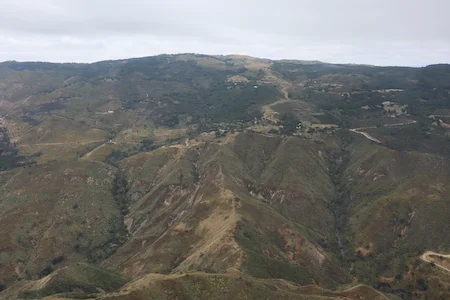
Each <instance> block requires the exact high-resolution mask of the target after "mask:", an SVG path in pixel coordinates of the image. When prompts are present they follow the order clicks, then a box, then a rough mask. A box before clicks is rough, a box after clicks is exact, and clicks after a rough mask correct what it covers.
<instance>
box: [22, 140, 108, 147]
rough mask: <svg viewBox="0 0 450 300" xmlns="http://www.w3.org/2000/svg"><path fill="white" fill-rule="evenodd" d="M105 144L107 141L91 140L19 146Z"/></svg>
mask: <svg viewBox="0 0 450 300" xmlns="http://www.w3.org/2000/svg"><path fill="white" fill-rule="evenodd" d="M100 142H105V139H101V140H90V141H82V142H60V143H36V144H19V145H20V146H63V145H87V144H92V143H100Z"/></svg>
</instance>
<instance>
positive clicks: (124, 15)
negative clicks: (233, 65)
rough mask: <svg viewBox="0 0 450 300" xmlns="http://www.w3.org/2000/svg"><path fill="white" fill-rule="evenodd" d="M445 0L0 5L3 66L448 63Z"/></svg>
mask: <svg viewBox="0 0 450 300" xmlns="http://www.w3.org/2000/svg"><path fill="white" fill-rule="evenodd" d="M449 12H450V1H449V0H426V1H425V0H227V1H223V0H221V1H217V0H163V1H161V0H158V1H156V0H127V1H122V0H121V1H118V0H0V61H6V60H17V61H51V62H94V61H99V60H109V59H121V58H131V57H142V56H151V55H157V54H162V53H171V54H174V53H202V54H245V55H251V56H256V57H263V58H271V59H300V60H320V61H324V62H332V63H355V64H373V65H383V66H385V65H397V66H425V65H429V64H435V63H450V17H449V16H448V15H449Z"/></svg>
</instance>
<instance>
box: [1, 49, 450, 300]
mask: <svg viewBox="0 0 450 300" xmlns="http://www.w3.org/2000/svg"><path fill="white" fill-rule="evenodd" d="M0 117H1V135H0V137H1V141H0V142H1V143H0V148H1V149H0V151H1V156H0V157H1V158H2V159H1V160H0V169H1V170H2V172H1V173H0V185H1V198H0V207H1V208H2V209H1V212H0V290H3V291H1V292H0V299H15V298H18V299H20V298H33V297H41V298H42V297H47V299H51V297H56V296H58V297H59V296H61V297H66V298H76V297H90V298H100V299H120V300H125V299H136V300H138V299H180V298H183V299H260V297H261V295H264V296H265V297H267V298H268V299H276V298H278V299H398V298H401V299H442V298H447V297H450V292H449V291H450V290H449V287H450V277H449V276H450V274H449V273H448V272H446V270H445V269H443V268H440V267H439V266H436V263H434V262H433V263H430V262H427V261H424V260H423V259H422V260H421V255H422V254H423V253H425V252H426V251H434V252H436V253H441V254H449V253H450V244H449V233H448V231H447V228H446V223H447V222H446V221H447V220H448V219H449V218H450V210H449V209H448V207H449V204H450V203H449V202H450V197H449V193H448V191H449V190H450V171H449V170H450V156H449V154H450V151H449V149H450V129H449V128H450V125H448V127H447V123H446V122H449V123H448V124H450V121H448V119H449V118H450V66H448V65H435V66H428V67H425V68H399V67H374V66H355V65H332V64H326V63H321V62H303V61H288V60H282V61H271V60H267V59H258V58H252V57H246V56H238V55H233V56H207V55H194V54H180V55H160V56H155V57H146V58H138V59H127V60H119V61H105V62H99V63H94V64H51V63H40V62H34V63H19V62H5V63H1V64H0ZM442 263H445V262H442ZM86 274H91V275H89V276H92V278H91V277H89V278H91V279H87V278H88V275H86ZM99 278H106V279H104V280H103V279H101V280H100V279H99ZM238 290H239V291H241V292H240V293H236V292H235V291H238ZM48 297H50V298H48Z"/></svg>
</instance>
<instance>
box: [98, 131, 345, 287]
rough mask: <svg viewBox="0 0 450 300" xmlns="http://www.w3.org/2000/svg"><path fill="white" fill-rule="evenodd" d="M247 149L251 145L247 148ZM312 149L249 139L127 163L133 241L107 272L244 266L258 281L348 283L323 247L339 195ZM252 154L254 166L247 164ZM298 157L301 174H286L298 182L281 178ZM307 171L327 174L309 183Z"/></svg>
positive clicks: (294, 142) (166, 150)
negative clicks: (331, 203)
mask: <svg viewBox="0 0 450 300" xmlns="http://www.w3.org/2000/svg"><path fill="white" fill-rule="evenodd" d="M243 142H246V143H247V145H248V146H249V147H248V148H245V149H242V143H243ZM311 146H312V147H311ZM307 147H311V148H309V149H308V148H307ZM305 148H307V149H305ZM243 150H245V151H247V152H242V151H243ZM305 150H306V151H305ZM308 150H309V151H308ZM314 151H317V149H315V147H314V146H313V145H310V144H308V142H307V141H302V140H301V139H298V138H292V139H286V140H283V139H280V138H278V137H265V136H263V135H260V134H247V133H245V134H239V135H237V136H236V138H235V139H234V141H233V142H231V143H230V144H213V143H201V144H193V145H188V146H185V145H184V146H181V145H180V146H172V147H163V148H160V149H158V150H155V151H152V152H150V153H141V154H138V155H135V156H131V157H130V158H127V159H125V160H124V161H123V162H122V163H121V168H123V170H124V174H126V176H127V178H128V182H129V191H128V196H129V198H130V199H132V204H131V206H130V213H129V214H128V215H127V216H126V222H127V224H128V228H129V230H130V233H131V237H130V239H129V240H128V241H127V242H126V243H125V244H124V245H123V246H122V247H120V248H119V249H118V250H117V252H116V253H115V254H114V255H113V256H112V257H110V258H109V259H108V260H107V262H106V263H105V266H107V267H114V268H117V269H118V270H120V271H122V272H124V274H126V275H127V276H131V277H135V276H139V275H143V274H146V273H149V272H155V271H158V272H163V273H171V272H188V271H195V270H203V271H208V272H225V271H226V270H228V269H230V268H243V269H245V270H247V271H248V272H249V273H250V274H252V275H255V276H258V277H265V278H271V277H281V278H286V279H290V280H293V281H298V282H302V283H312V282H313V281H312V280H315V282H317V283H319V284H321V285H325V286H330V285H331V286H333V285H335V284H336V282H340V283H343V282H346V281H348V280H350V279H349V277H348V276H347V275H345V272H344V271H343V270H342V269H340V267H338V265H337V263H336V262H335V261H334V259H333V257H331V256H329V254H327V253H326V252H325V251H323V249H321V248H320V246H318V244H316V239H321V238H325V239H331V235H330V233H329V232H330V230H331V229H332V227H333V226H332V222H333V220H332V216H331V215H330V214H329V213H328V212H327V211H326V209H325V203H326V201H327V197H328V198H331V197H332V193H333V190H332V186H331V183H330V182H329V179H328V178H327V172H326V169H325V167H324V165H323V164H324V163H323V161H322V160H321V159H320V158H319V157H318V153H317V152H314ZM250 153H253V159H247V158H246V155H248V154H250ZM287 153H290V154H291V155H292V157H289V156H287V155H286V154H287ZM299 154H300V155H299ZM261 155H266V158H265V159H260V156H261ZM296 157H297V158H298V160H299V162H304V163H305V165H304V167H301V166H298V168H296V169H292V170H291V171H290V172H291V173H289V171H287V172H286V171H284V172H283V173H284V174H285V175H284V176H286V178H292V179H291V180H287V179H286V178H284V177H280V171H281V170H283V169H285V168H286V167H287V166H288V164H289V163H292V160H293V159H295V158H296ZM303 168H304V169H303ZM308 168H309V169H310V170H321V171H317V172H315V173H310V174H308V173H306V174H307V175H309V176H308V177H309V179H308V180H305V182H303V181H302V179H304V178H306V177H305V172H304V170H306V169H308ZM261 180H264V181H266V182H267V184H266V185H265V186H264V188H261V187H260V186H262V185H263V184H264V181H261ZM275 180H277V181H280V180H281V181H283V184H279V182H273V181H275ZM270 181H272V183H271V184H268V182H270ZM313 181H314V182H317V185H316V186H314V185H312V182H313ZM320 182H324V185H325V186H326V187H327V189H328V190H325V191H322V189H321V186H320V184H319V183H320ZM275 186H276V187H277V188H275ZM328 201H329V199H328ZM302 209H304V210H303V211H302ZM311 214H317V215H319V216H321V215H323V218H322V217H321V218H320V220H317V218H313V217H311Z"/></svg>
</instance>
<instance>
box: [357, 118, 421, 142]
mask: <svg viewBox="0 0 450 300" xmlns="http://www.w3.org/2000/svg"><path fill="white" fill-rule="evenodd" d="M414 123H417V121H414V120H413V121H408V122H402V123H395V124H385V125H383V126H382V127H399V126H403V125H409V124H414ZM375 128H377V127H376V126H371V127H361V128H353V129H350V131H351V132H354V133H359V134H362V135H363V136H365V137H366V138H367V139H369V140H371V141H373V142H375V143H378V144H381V143H383V142H382V141H381V140H379V139H377V138H375V137H373V136H371V135H370V134H368V133H367V132H365V131H363V130H367V129H375Z"/></svg>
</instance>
